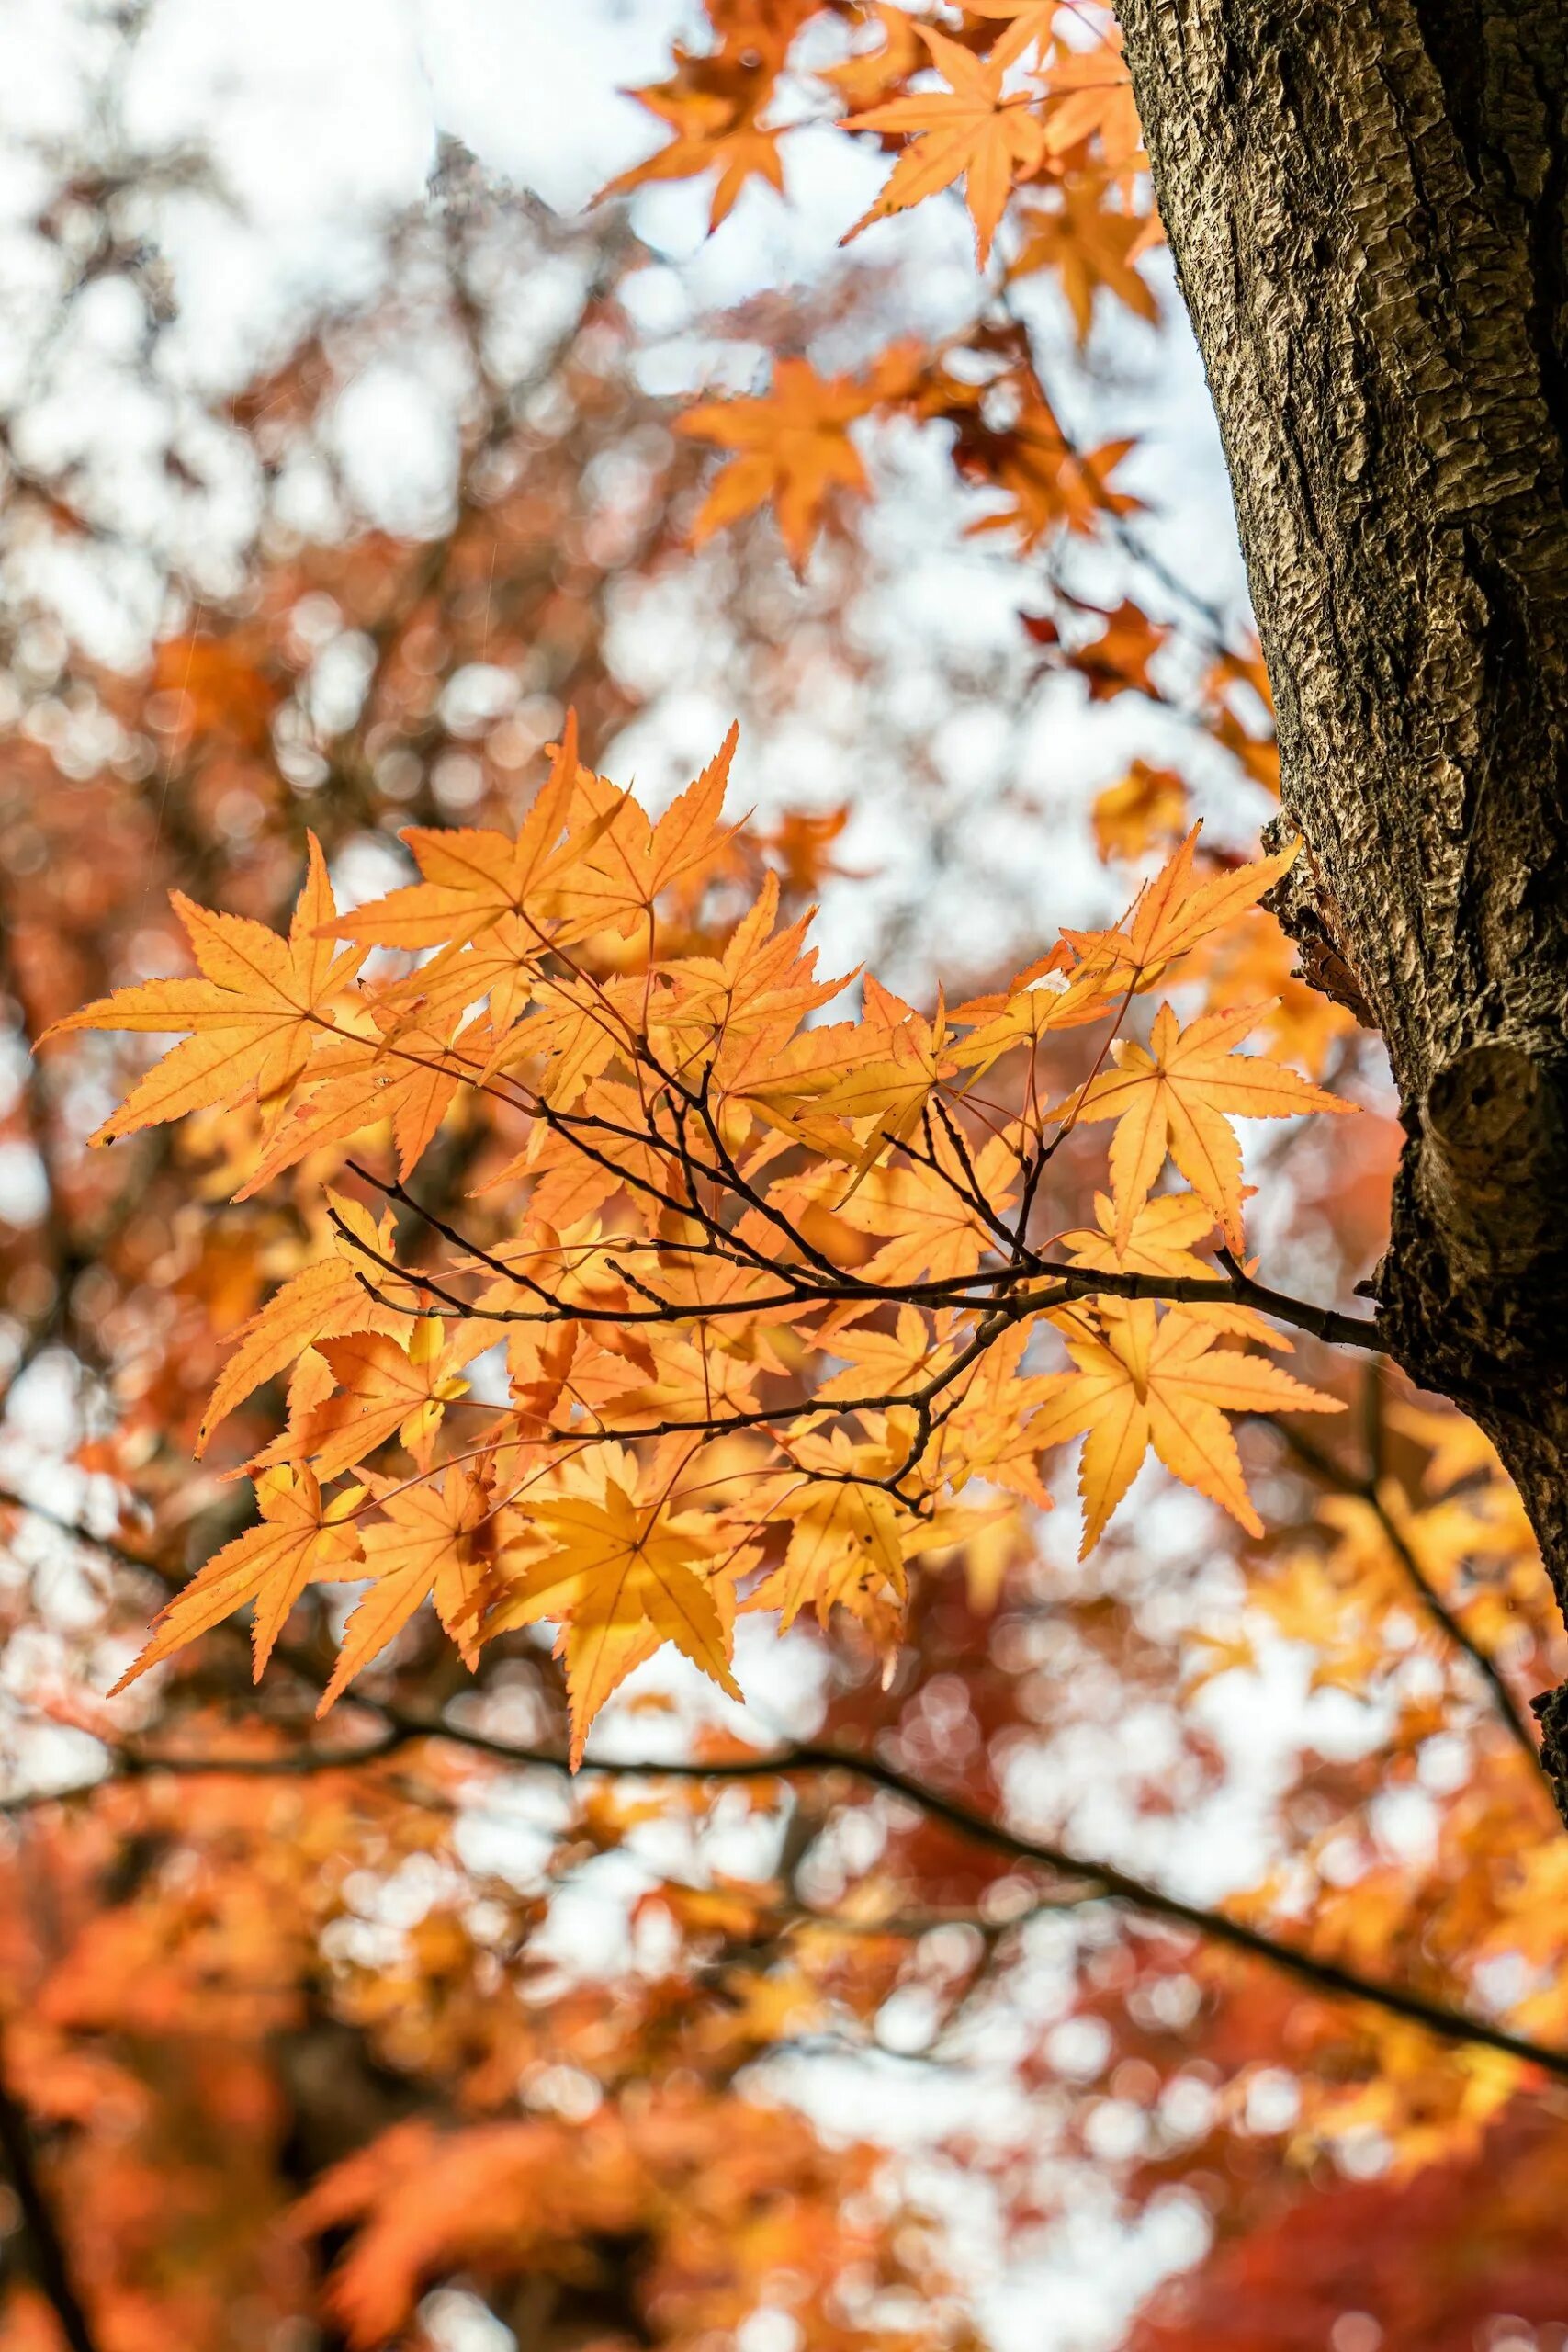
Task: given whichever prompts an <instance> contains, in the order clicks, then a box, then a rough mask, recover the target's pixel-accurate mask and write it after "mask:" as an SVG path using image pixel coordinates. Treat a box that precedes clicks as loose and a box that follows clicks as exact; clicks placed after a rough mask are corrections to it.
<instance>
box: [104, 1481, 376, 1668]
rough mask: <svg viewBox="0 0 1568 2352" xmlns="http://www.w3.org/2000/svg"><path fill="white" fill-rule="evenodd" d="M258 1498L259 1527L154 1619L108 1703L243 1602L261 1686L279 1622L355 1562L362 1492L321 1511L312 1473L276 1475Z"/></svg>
mask: <svg viewBox="0 0 1568 2352" xmlns="http://www.w3.org/2000/svg"><path fill="white" fill-rule="evenodd" d="M255 1494H256V1503H257V1506H258V1508H259V1510H260V1511H261V1514H262V1522H261V1525H260V1526H259V1527H248V1528H247V1529H246V1530H245V1532H244V1533H243V1535H236V1536H235V1538H234V1540H233V1542H232V1543H231V1544H224V1546H223V1548H222V1550H221V1551H220V1552H215V1553H214V1554H213V1555H212V1557H211V1559H210V1560H209V1561H208V1562H207V1564H206V1566H204V1567H202V1568H200V1569H198V1571H197V1574H196V1575H195V1576H194V1577H192V1578H191V1580H190V1582H189V1584H187V1585H186V1588H185V1589H184V1591H183V1592H180V1593H177V1594H176V1595H175V1599H174V1600H171V1601H170V1602H169V1604H168V1607H167V1608H166V1609H164V1610H161V1611H159V1613H158V1615H157V1617H156V1618H155V1619H154V1621H153V1633H152V1640H151V1641H150V1642H149V1643H148V1645H147V1646H146V1648H145V1649H144V1650H143V1651H142V1652H141V1657H139V1658H138V1659H137V1660H136V1662H135V1664H134V1665H133V1666H130V1667H128V1668H127V1669H126V1671H125V1672H124V1673H123V1674H122V1675H121V1676H120V1678H119V1680H118V1682H117V1683H116V1684H115V1686H114V1691H111V1692H110V1693H109V1696H110V1697H111V1698H113V1697H114V1696H115V1694H116V1692H118V1691H123V1690H124V1689H125V1687H126V1685H127V1684H128V1683H130V1682H134V1681H135V1680H136V1678H137V1676H138V1675H140V1674H145V1673H146V1671H147V1669H148V1668H149V1667H150V1666H156V1665H158V1664H159V1663H160V1661H161V1660H162V1659H164V1658H166V1657H171V1656H172V1655H173V1654H174V1652H175V1650H179V1649H183V1648H184V1647H185V1645H186V1643H187V1642H194V1641H195V1640H196V1638H197V1634H205V1633H209V1632H210V1630H211V1628H212V1627H213V1626H214V1625H218V1624H220V1623H222V1621H223V1619H224V1618H225V1617H230V1616H231V1615H232V1614H233V1612H234V1611H235V1610H236V1609H242V1608H243V1607H244V1605H245V1603H246V1602H247V1601H254V1603H255V1615H254V1620H253V1622H252V1626H251V1644H252V1650H253V1654H254V1678H255V1679H256V1680H257V1681H258V1682H259V1681H260V1680H261V1678H262V1672H263V1669H264V1668H265V1665H266V1662H267V1659H268V1658H269V1657H271V1656H272V1651H273V1645H274V1644H275V1643H276V1639H277V1636H278V1634H280V1633H281V1631H282V1630H283V1623H284V1620H285V1618H286V1617H287V1616H288V1612H289V1611H290V1610H291V1609H292V1608H293V1606H294V1603H295V1602H296V1601H297V1600H299V1595H300V1594H301V1593H302V1592H303V1591H304V1589H305V1587H306V1586H307V1585H308V1584H310V1583H311V1582H313V1581H318V1582H319V1581H323V1580H333V1579H335V1578H337V1577H341V1576H342V1575H343V1573H344V1568H345V1567H346V1566H348V1564H349V1563H350V1562H352V1561H354V1560H355V1559H357V1558H358V1557H359V1552H360V1540H359V1533H358V1531H357V1529H356V1528H355V1527H354V1526H353V1525H352V1524H347V1523H345V1522H347V1521H348V1520H349V1515H350V1513H351V1512H353V1511H354V1510H355V1509H356V1508H357V1507H358V1505H359V1503H360V1502H361V1501H362V1500H363V1498H364V1495H365V1489H364V1487H349V1488H347V1489H346V1490H345V1491H344V1493H343V1494H341V1495H334V1496H333V1498H332V1500H331V1501H330V1502H327V1503H324V1504H323V1502H322V1499H321V1487H320V1485H319V1484H318V1482H317V1480H316V1479H315V1477H314V1476H312V1474H311V1473H310V1471H309V1470H306V1469H299V1470H294V1469H278V1470H268V1471H267V1472H265V1475H264V1476H261V1477H260V1478H258V1479H257V1480H256V1482H255Z"/></svg>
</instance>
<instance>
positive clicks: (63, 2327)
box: [0, 2063, 98, 2352]
mask: <svg viewBox="0 0 1568 2352" xmlns="http://www.w3.org/2000/svg"><path fill="white" fill-rule="evenodd" d="M0 2156H3V2157H4V2159H5V2164H6V2171H7V2172H8V2173H9V2174H10V2176H11V2186H12V2188H14V2189H15V2190H16V2192H17V2204H18V2205H19V2206H20V2207H21V2209H22V2221H23V2223H24V2225H25V2227H26V2229H27V2233H28V2254H29V2256H31V2267H32V2273H33V2277H34V2278H35V2280H36V2281H37V2284H38V2286H39V2290H40V2291H41V2292H42V2294H43V2295H44V2296H45V2297H46V2298H47V2300H48V2301H49V2304H50V2307H51V2310H52V2311H53V2312H54V2316H55V2318H56V2319H57V2320H58V2321H59V2323H60V2332H61V2335H62V2336H63V2337H64V2339H65V2342H66V2344H67V2346H69V2347H70V2352H98V2342H97V2338H96V2336H95V2335H94V2334H93V2330H92V2327H91V2326H90V2324H89V2323H88V2319H87V2314H86V2312H85V2310H84V2309H83V2306H82V2300H81V2297H80V2296H79V2295H78V2294H77V2292H76V2287H75V2282H74V2280H73V2277H72V2273H71V2257H70V2256H69V2255H68V2254H67V2253H66V2250H65V2242H64V2240H63V2238H62V2236H61V2234H60V2228H59V2224H58V2223H57V2222H56V2220H55V2218H54V2208H53V2207H52V2205H51V2203H50V2200H49V2196H48V2193H47V2191H46V2190H45V2188H44V2186H43V2182H42V2180H41V2179H40V2178H39V2171H38V2166H37V2165H36V2163H35V2162H34V2158H33V2144H32V2133H31V2131H29V2129H28V2118H27V2114H26V2112H25V2110H24V2109H22V2107H21V2106H20V2105H19V2104H18V2102H17V2099H16V2098H14V2097H13V2095H12V2092H11V2088H10V2085H9V2084H8V2082H7V2081H6V2075H5V2069H4V2064H3V2063H0Z"/></svg>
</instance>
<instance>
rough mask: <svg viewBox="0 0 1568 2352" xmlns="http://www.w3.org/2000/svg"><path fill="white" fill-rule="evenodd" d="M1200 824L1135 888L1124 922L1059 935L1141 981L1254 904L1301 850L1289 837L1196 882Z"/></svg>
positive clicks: (1085, 954)
mask: <svg viewBox="0 0 1568 2352" xmlns="http://www.w3.org/2000/svg"><path fill="white" fill-rule="evenodd" d="M1201 830H1202V828H1201V826H1199V825H1194V826H1193V828H1192V830H1191V831H1190V833H1189V834H1188V836H1187V838H1186V840H1185V841H1184V842H1181V844H1180V846H1179V848H1178V849H1177V850H1176V851H1175V852H1174V853H1173V854H1172V855H1171V856H1170V857H1169V858H1168V860H1167V861H1166V863H1165V865H1163V866H1162V867H1161V868H1160V870H1159V872H1158V873H1157V874H1156V876H1155V877H1154V879H1153V880H1152V881H1151V882H1148V883H1146V884H1145V887H1144V888H1143V889H1142V890H1140V891H1139V893H1138V896H1137V898H1136V899H1135V900H1134V904H1133V909H1132V912H1131V914H1130V915H1129V916H1128V917H1127V919H1126V922H1125V923H1124V924H1123V925H1120V926H1118V927H1117V929H1115V930H1114V931H1064V933H1062V936H1063V938H1064V939H1065V940H1066V941H1067V943H1068V944H1069V945H1070V946H1071V947H1073V948H1074V949H1075V950H1076V952H1077V954H1078V955H1079V956H1082V957H1083V958H1084V959H1085V960H1086V962H1089V963H1094V964H1103V965H1109V966H1110V967H1112V968H1115V969H1117V970H1118V971H1119V972H1120V973H1121V974H1122V975H1123V976H1124V977H1126V978H1131V979H1134V980H1137V981H1139V982H1143V981H1145V980H1147V979H1149V978H1153V977H1156V976H1157V974H1158V973H1160V972H1161V971H1162V970H1163V969H1164V967H1165V966H1166V965H1167V964H1168V963H1170V962H1171V961H1172V960H1173V959H1174V958H1175V957H1176V956H1185V955H1186V954H1187V953H1188V951H1189V950H1190V948H1193V947H1196V946H1197V944H1198V943H1199V941H1200V940H1202V939H1207V938H1208V937H1209V936H1210V934H1211V933H1213V932H1216V931H1219V930H1220V929H1222V928H1223V926H1224V925H1225V924H1227V923H1230V922H1235V918H1236V917H1237V916H1238V915H1240V914H1243V913H1245V912H1246V910H1247V908H1249V907H1254V906H1256V905H1257V903H1258V899H1261V898H1262V897H1263V895H1264V893H1265V892H1266V891H1268V890H1271V889H1272V888H1273V887H1274V885H1275V883H1276V882H1278V881H1280V880H1281V879H1282V878H1283V876H1285V875H1287V874H1288V873H1289V872H1290V870H1291V868H1292V865H1294V864H1295V862H1296V859H1297V857H1298V855H1299V854H1300V853H1301V846H1302V845H1301V842H1299V841H1294V842H1288V843H1287V844H1286V846H1285V847H1284V848H1283V849H1281V850H1277V851H1274V852H1272V853H1271V854H1269V856H1267V857H1258V858H1254V859H1252V860H1251V861H1250V862H1249V863H1248V864H1247V865H1236V866H1231V867H1227V868H1225V869H1224V870H1222V871H1221V872H1220V873H1218V874H1213V875H1211V876H1209V877H1208V878H1207V880H1205V881H1202V882H1197V883H1195V882H1194V880H1193V873H1192V861H1193V856H1194V854H1195V852H1196V850H1197V846H1198V837H1199V834H1200V832H1201Z"/></svg>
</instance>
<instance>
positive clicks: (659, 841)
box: [560, 726, 740, 931]
mask: <svg viewBox="0 0 1568 2352" xmlns="http://www.w3.org/2000/svg"><path fill="white" fill-rule="evenodd" d="M739 736H740V729H739V726H734V727H731V729H730V730H729V732H728V735H727V736H726V737H725V739H724V741H723V742H722V744H721V745H720V746H719V749H718V751H717V752H716V753H715V755H714V757H713V758H712V759H711V760H710V761H709V762H708V764H707V766H706V767H705V769H704V770H703V772H702V774H701V775H699V776H698V777H697V778H696V779H695V781H694V783H692V784H690V785H688V786H687V787H686V789H685V791H684V792H682V793H680V794H678V795H677V797H676V798H675V799H673V800H672V801H671V804H670V806H669V808H668V809H666V810H665V811H664V814H663V815H662V816H661V817H660V820H659V821H658V823H657V824H653V825H650V824H649V820H648V818H647V816H646V815H645V814H644V812H643V810H642V809H640V808H639V807H638V806H637V802H636V801H635V800H634V799H633V798H632V797H631V795H630V794H629V793H626V792H622V791H620V790H618V789H617V788H616V787H615V786H613V785H609V786H604V787H603V788H602V790H603V797H602V799H601V815H600V818H599V821H598V824H597V826H596V830H595V837H594V839H593V840H592V842H591V843H590V844H588V845H587V846H586V847H585V849H584V851H583V853H582V854H581V856H580V858H579V861H578V864H577V866H576V869H575V870H574V871H573V872H572V873H571V874H570V876H567V877H566V879H565V880H564V881H563V884H562V886H561V892H560V897H561V906H562V910H563V912H564V913H565V915H566V916H567V918H568V921H569V922H570V926H571V928H572V929H573V930H574V931H581V930H594V931H597V930H598V929H600V927H601V926H602V925H615V926H618V927H619V928H621V929H622V930H623V931H626V930H629V929H630V928H631V927H632V926H634V925H635V924H637V922H639V920H640V919H642V918H643V917H645V916H648V915H650V914H651V913H652V911H653V909H654V907H655V905H656V904H657V902H658V901H659V899H661V898H662V897H663V895H664V893H665V892H666V891H667V890H670V889H672V888H674V887H675V885H676V884H677V883H681V882H683V881H689V880H690V879H691V878H692V877H693V876H696V875H699V874H701V873H703V872H704V871H705V869H706V868H708V867H709V866H711V865H713V863H714V861H715V859H716V857H717V856H718V854H719V853H720V852H721V851H722V850H723V848H724V846H725V844H726V842H728V841H729V840H730V839H731V837H732V835H733V834H734V833H735V832H736V831H738V830H739V828H738V827H736V826H733V825H731V826H729V827H724V826H721V825H720V823H719V821H718V818H719V811H720V810H721V809H722V808H723V806H724V796H725V792H726V789H727V788H728V783H729V767H730V762H731V761H732V760H733V759H734V757H735V747H736V744H737V742H738V741H739ZM584 786H585V788H586V797H587V798H588V799H589V800H590V802H591V803H592V800H593V799H595V798H598V797H600V792H599V789H598V780H597V779H596V778H595V779H593V780H592V781H589V780H588V779H586V778H585V779H584Z"/></svg>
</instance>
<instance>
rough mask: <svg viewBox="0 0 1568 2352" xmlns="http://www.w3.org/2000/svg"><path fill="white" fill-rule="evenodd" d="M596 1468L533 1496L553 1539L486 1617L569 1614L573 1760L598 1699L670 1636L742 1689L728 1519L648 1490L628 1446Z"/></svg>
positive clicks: (505, 1623)
mask: <svg viewBox="0 0 1568 2352" xmlns="http://www.w3.org/2000/svg"><path fill="white" fill-rule="evenodd" d="M587 1476H588V1479H589V1481H590V1482H591V1483H590V1487H589V1491H587V1492H585V1493H582V1494H578V1495H570V1494H569V1495H563V1496H558V1497H557V1496H551V1497H549V1498H546V1499H544V1500H541V1501H537V1502H533V1501H531V1502H530V1504H529V1506H528V1510H527V1513H526V1519H527V1524H528V1529H529V1532H530V1534H531V1535H532V1536H535V1537H537V1536H539V1535H543V1536H545V1537H547V1538H548V1539H549V1540H550V1542H551V1543H552V1544H553V1546H554V1548H553V1550H552V1551H551V1552H550V1553H549V1554H548V1555H547V1556H546V1557H544V1558H543V1559H540V1560H536V1561H535V1562H532V1563H530V1565H529V1566H527V1567H526V1568H525V1572H524V1577H523V1580H522V1584H521V1587H520V1589H518V1590H516V1591H514V1592H512V1593H509V1594H508V1595H506V1596H505V1597H504V1598H503V1599H502V1601H501V1602H500V1604H499V1606H498V1608H497V1609H496V1611H494V1612H493V1614H492V1615H491V1619H490V1621H489V1623H488V1624H487V1627H486V1632H487V1634H493V1633H500V1632H502V1631H505V1630H506V1629H508V1628H510V1627H513V1626H517V1625H530V1624H536V1623H538V1622H539V1620H540V1619H541V1618H550V1619H554V1620H557V1621H558V1622H559V1623H561V1627H562V1632H561V1638H560V1647H561V1650H562V1652H563V1654H564V1656H565V1658H566V1669H567V1688H568V1691H569V1693H570V1700H571V1716H572V1735H571V1762H572V1766H573V1769H574V1770H575V1769H576V1767H577V1765H578V1764H579V1763H580V1762H581V1758H582V1748H583V1743H584V1741H585V1740H586V1739H587V1736H588V1733H589V1729H590V1727H591V1725H592V1722H593V1719H594V1717H595V1716H596V1715H597V1714H598V1713H599V1710H600V1708H601V1707H602V1706H603V1705H604V1702H605V1700H606V1699H607V1698H608V1697H609V1696H610V1694H611V1692H612V1691H614V1690H615V1686H616V1685H617V1683H619V1682H621V1681H623V1680H624V1679H626V1675H627V1674H629V1673H630V1672H631V1670H632V1668H634V1667H635V1666H638V1665H640V1664H641V1663H642V1660H643V1659H644V1658H645V1657H649V1655H650V1654H651V1652H652V1650H653V1648H654V1646H655V1645H657V1643H658V1642H660V1641H668V1642H673V1643H674V1645H675V1646H676V1648H677V1649H679V1650H680V1651H681V1652H682V1654H683V1656H685V1657H689V1658H690V1659H691V1660H692V1663H693V1664H694V1666H698V1667H700V1668H702V1670H703V1672H704V1673H705V1674H706V1675H707V1676H709V1677H710V1679H712V1680H713V1681H715V1682H716V1683H717V1684H718V1686H719V1688H720V1690H721V1691H725V1692H726V1693H727V1694H728V1696H729V1697H730V1698H732V1699H738V1698H739V1696H740V1690H739V1684H738V1683H737V1682H736V1679H735V1677H734V1675H733V1673H732V1672H731V1670H730V1665H729V1658H730V1652H731V1647H732V1643H733V1634H732V1632H731V1630H730V1627H729V1625H728V1623H727V1611H726V1610H725V1609H724V1608H723V1607H722V1606H721V1591H722V1588H721V1586H720V1585H719V1584H718V1582H717V1581H716V1579H715V1578H714V1577H713V1576H712V1575H711V1574H710V1572H709V1570H710V1564H711V1562H712V1561H713V1559H714V1556H715V1555H716V1554H717V1553H718V1552H721V1551H723V1550H725V1549H726V1548H727V1544H728V1539H727V1538H726V1537H725V1535H724V1533H723V1532H722V1530H720V1529H718V1528H716V1525H715V1523H714V1521H712V1520H711V1519H710V1518H707V1517H705V1516H704V1515H703V1514H701V1513H698V1512H695V1511H681V1510H671V1508H670V1504H669V1500H668V1498H667V1497H666V1496H665V1495H664V1494H663V1493H662V1492H660V1491H659V1490H658V1489H654V1490H653V1492H652V1493H651V1496H650V1495H649V1491H648V1490H647V1488H646V1487H645V1489H644V1491H643V1492H642V1493H641V1494H640V1495H639V1493H638V1490H637V1469H636V1465H635V1464H632V1463H631V1461H630V1459H629V1457H626V1456H625V1455H624V1454H622V1453H620V1450H619V1449H618V1448H617V1449H614V1450H613V1451H612V1450H610V1449H606V1451H605V1455H604V1458H603V1459H602V1461H601V1462H600V1463H599V1464H595V1465H593V1467H592V1469H591V1470H590V1471H589V1473H588V1474H587Z"/></svg>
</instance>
